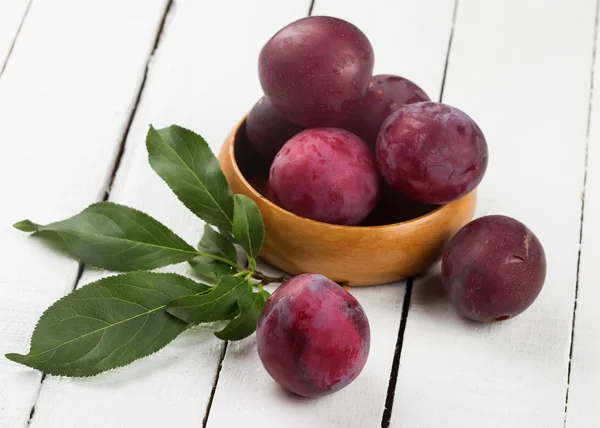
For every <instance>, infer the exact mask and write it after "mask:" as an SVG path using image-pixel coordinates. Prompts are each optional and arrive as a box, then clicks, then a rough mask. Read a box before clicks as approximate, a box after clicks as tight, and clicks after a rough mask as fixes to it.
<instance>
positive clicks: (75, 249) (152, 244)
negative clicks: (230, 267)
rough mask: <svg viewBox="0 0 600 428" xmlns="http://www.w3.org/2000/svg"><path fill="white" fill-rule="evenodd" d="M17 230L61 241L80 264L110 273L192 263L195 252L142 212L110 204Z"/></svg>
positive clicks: (23, 225) (26, 222) (25, 223)
mask: <svg viewBox="0 0 600 428" xmlns="http://www.w3.org/2000/svg"><path fill="white" fill-rule="evenodd" d="M15 227H16V228H17V229H19V230H23V231H26V232H36V234H39V235H40V236H42V237H47V238H56V237H59V238H62V240H63V241H64V243H65V246H66V247H67V249H68V251H69V252H70V253H71V254H73V255H74V256H75V257H78V258H79V259H81V260H82V261H83V262H85V263H87V264H90V265H93V266H97V267H100V268H103V269H109V270H113V271H135V270H145V269H154V268H158V267H161V266H167V265H170V264H174V263H180V262H183V261H187V260H191V259H192V258H194V257H196V256H197V255H198V252H197V251H196V250H195V249H194V248H193V247H192V246H190V245H189V244H187V243H186V242H185V241H184V240H183V239H181V238H180V237H179V236H177V235H175V234H174V233H173V232H172V231H171V230H169V229H168V228H167V227H166V226H164V225H163V224H161V223H160V222H158V221H157V220H155V219H153V218H152V217H150V216H149V215H147V214H144V213H143V212H141V211H137V210H135V209H133V208H129V207H126V206H123V205H117V204H114V203H112V202H99V203H97V204H93V205H90V206H89V207H88V208H86V209H85V210H83V211H82V212H81V213H79V214H77V215H75V216H73V217H71V218H69V219H67V220H63V221H59V222H56V223H51V224H48V225H46V226H41V225H39V224H35V223H32V222H30V221H29V220H24V221H21V222H19V223H17V224H16V225H15Z"/></svg>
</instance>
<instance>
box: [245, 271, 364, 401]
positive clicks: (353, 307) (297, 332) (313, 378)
mask: <svg viewBox="0 0 600 428" xmlns="http://www.w3.org/2000/svg"><path fill="white" fill-rule="evenodd" d="M370 334H371V333H370V327H369V321H368V319H367V316H366V315H365V312H364V310H363V308H362V306H361V305H360V303H358V301H357V300H356V299H355V298H354V297H353V296H352V295H351V294H350V293H349V292H348V291H346V290H345V289H344V288H342V287H341V286H340V285H339V284H337V283H335V282H333V281H332V280H330V279H329V278H327V277H325V276H323V275H318V274H303V275H299V276H296V277H294V278H292V279H290V280H288V281H286V282H284V283H283V284H282V285H281V286H280V287H279V288H278V289H277V290H275V292H274V293H273V294H272V295H271V297H270V298H269V299H268V300H267V302H266V303H265V306H264V307H263V310H262V312H261V314H260V317H259V319H258V326H257V330H256V344H257V348H258V355H259V357H260V360H261V362H262V364H263V366H264V367H265V369H266V371H267V372H268V373H269V375H270V376H271V377H272V378H273V379H274V380H275V381H276V382H277V383H279V384H280V385H281V386H282V387H283V388H285V389H286V390H288V391H290V392H293V393H295V394H297V395H301V396H304V397H320V396H324V395H328V394H332V393H334V392H336V391H339V390H340V389H342V388H344V387H346V386H348V385H349V384H350V383H351V382H353V381H354V379H356V377H357V376H358V375H359V374H360V372H361V371H362V369H363V367H364V365H365V363H366V361H367V357H368V355H369V348H370V342H371V336H370Z"/></svg>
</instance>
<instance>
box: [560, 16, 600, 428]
mask: <svg viewBox="0 0 600 428" xmlns="http://www.w3.org/2000/svg"><path fill="white" fill-rule="evenodd" d="M596 13H598V11H597V12H596ZM597 25H598V21H596V26H597ZM599 42H600V37H599V35H598V28H596V46H595V49H596V51H597V49H598V43H599ZM594 70H595V72H594V81H593V89H594V92H593V99H592V100H591V101H592V106H591V107H592V111H591V116H590V129H589V135H588V161H587V179H586V191H585V205H584V207H585V209H584V213H583V229H582V241H581V248H580V250H581V259H580V265H579V279H578V293H577V311H576V313H575V317H576V318H575V327H574V328H575V331H574V334H573V339H574V340H573V354H572V359H571V379H570V384H569V395H568V403H567V417H566V428H587V427H595V426H600V406H598V403H600V342H599V341H598V332H600V314H599V313H598V306H599V305H600V289H599V288H598V269H600V267H599V265H598V261H599V260H600V259H599V257H598V254H600V90H599V89H598V88H600V72H599V71H598V70H600V57H599V56H598V54H597V52H596V58H595V64H594Z"/></svg>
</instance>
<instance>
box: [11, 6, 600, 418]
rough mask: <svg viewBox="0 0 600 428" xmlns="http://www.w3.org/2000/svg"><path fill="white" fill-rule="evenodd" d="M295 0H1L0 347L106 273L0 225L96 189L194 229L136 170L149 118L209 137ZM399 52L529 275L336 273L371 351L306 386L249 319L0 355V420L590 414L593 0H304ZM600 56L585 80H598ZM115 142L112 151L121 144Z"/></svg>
mask: <svg viewBox="0 0 600 428" xmlns="http://www.w3.org/2000/svg"><path fill="white" fill-rule="evenodd" d="M309 6H310V1H309V0H288V1H281V0H253V1H244V0H239V1H235V0H218V1H207V0H174V1H173V0H102V1H100V0H96V1H94V0H0V70H2V71H1V74H0V147H1V151H0V165H1V167H0V267H1V269H0V353H1V354H4V353H6V352H25V351H27V350H28V345H29V339H30V335H31V332H32V330H33V328H34V326H35V322H36V321H37V319H38V317H39V316H40V314H41V313H42V311H43V310H44V309H45V308H46V307H48V306H49V305H50V304H51V303H52V302H54V301H55V300H56V299H58V298H59V297H61V296H62V295H64V294H66V293H68V292H69V291H71V290H72V289H73V287H76V286H78V285H82V284H85V283H87V282H89V281H91V280H93V279H96V278H98V277H99V276H102V275H107V274H108V273H99V272H97V271H84V272H80V269H79V265H78V263H77V262H75V261H74V260H72V259H69V258H65V257H64V256H61V255H58V254H56V253H55V252H53V251H52V250H51V249H49V248H47V247H45V246H44V245H43V244H42V243H41V242H40V241H39V240H35V239H31V238H28V237H27V236H26V235H25V234H23V233H21V232H19V231H17V230H15V229H13V228H12V227H11V224H12V223H13V222H15V221H18V220H21V219H24V218H31V219H34V220H35V221H38V222H41V223H45V222H50V221H54V220H58V219H62V218H66V217H67V216H70V215H72V214H74V213H76V212H79V211H80V210H81V209H83V208H85V207H86V206H87V205H89V204H90V203H92V202H94V201H97V200H101V199H102V198H104V196H105V193H106V192H108V193H109V199H110V200H113V201H117V202H119V203H123V204H127V205H130V206H133V207H136V208H139V209H142V210H144V211H146V212H149V213H151V214H152V215H153V216H154V217H155V218H157V219H158V220H161V221H163V222H164V223H166V224H168V225H169V226H171V227H172V228H173V229H174V230H175V232H177V233H178V234H179V235H180V236H182V237H183V238H185V239H187V240H188V242H195V241H196V240H197V238H198V236H199V235H200V233H201V230H202V226H203V225H202V223H201V222H199V221H198V219H197V218H196V217H195V216H193V215H192V214H191V213H189V211H187V210H186V209H185V208H184V207H183V205H182V204H181V203H180V202H179V201H178V200H177V199H176V198H175V196H174V195H173V194H172V193H171V192H170V190H169V189H168V188H167V186H166V185H165V184H164V183H163V182H162V181H161V180H160V179H159V178H158V177H157V176H156V175H155V174H154V173H153V172H152V171H151V169H150V167H149V165H148V162H147V155H146V150H145V146H144V136H145V133H146V130H147V126H148V124H150V123H152V124H154V125H155V126H157V127H158V126H168V125H170V124H173V123H176V124H180V125H182V126H185V127H188V128H191V129H194V130H196V131H197V132H199V133H201V134H202V135H203V136H204V137H205V138H206V139H207V140H208V141H209V142H210V144H211V147H212V148H213V150H214V151H217V150H218V149H219V147H220V145H221V142H222V141H223V139H224V138H225V136H226V134H227V133H228V132H229V130H230V128H231V127H232V126H233V125H234V124H235V123H236V121H237V120H238V119H239V118H240V117H241V116H242V115H243V114H244V113H245V112H246V111H247V110H248V109H249V108H250V107H251V106H252V104H253V103H254V102H255V101H256V100H257V99H258V98H259V96H260V95H261V91H260V86H259V83H258V77H257V57H258V52H259V50H260V48H261V47H262V45H263V43H264V42H265V41H266V40H267V39H268V38H269V37H270V36H271V35H272V34H273V33H274V32H275V31H276V30H278V29H279V28H280V27H282V26H283V25H285V24H287V23H288V22H291V21H292V20H295V19H297V18H300V17H302V16H305V15H306V14H307V12H308V10H309ZM312 13H313V14H319V15H334V16H338V17H340V18H344V19H347V20H349V21H351V22H353V23H354V24H356V25H357V26H359V27H360V28H361V29H362V30H363V31H364V32H365V33H366V34H367V35H368V37H369V38H370V39H371V42H372V43H373V46H374V48H375V53H376V66H375V68H376V70H375V71H376V72H377V73H395V74H400V75H402V76H405V77H408V78H410V79H412V80H414V81H415V82H417V83H418V84H419V85H421V86H422V87H423V88H424V89H425V90H426V91H427V92H428V93H429V94H430V95H431V96H432V98H437V97H438V96H439V97H440V98H441V99H442V100H443V101H444V102H447V103H450V104H453V105H455V106H457V107H459V108H461V109H463V110H465V111H466V112H468V113H469V114H470V115H471V116H472V117H474V118H475V120H476V121H477V122H478V123H479V124H480V126H481V128H482V129H483V130H484V132H485V134H486V137H487V140H488V144H489V148H490V164H489V168H488V171H487V174H486V177H485V179H484V181H483V183H482V184H481V186H480V192H479V195H480V198H479V205H478V212H477V215H484V214H491V213H499V214H506V215H510V216H514V217H516V218H517V219H519V220H521V221H523V222H524V223H525V224H527V225H528V226H529V227H530V228H531V229H532V230H533V231H534V232H535V233H536V234H537V236H538V237H539V238H540V240H541V241H542V243H543V244H544V246H545V249H546V254H547V258H548V275H547V280H546V283H545V286H544V289H543V291H542V293H541V295H540V296H539V298H538V300H537V301H536V302H535V304H534V305H533V306H532V307H531V308H530V309H529V310H528V311H526V312H525V313H523V314H522V315H521V316H519V317H517V318H515V319H514V320H510V321H507V322H503V323H498V324H493V325H478V324H474V323H470V322H467V321H465V320H463V319H462V318H461V317H460V316H458V315H457V313H456V312H455V311H454V310H453V308H452V307H451V306H450V304H449V303H448V300H447V299H446V298H445V297H444V295H443V292H442V290H441V288H440V284H439V279H438V278H437V277H436V276H435V274H431V275H429V276H427V277H422V278H417V279H415V280H414V281H409V283H408V284H406V283H398V284H393V285H387V286H379V287H369V288H358V289H352V292H353V294H354V295H355V296H356V297H357V298H358V299H359V300H360V302H361V303H362V305H363V306H364V307H365V310H366V311H367V314H368V316H369V320H370V323H371V327H372V336H373V337H372V345H371V353H370V357H369V360H368V363H367V365H366V367H365V369H364V371H363V373H362V374H361V376H360V377H359V378H358V379H357V380H356V381H355V382H354V383H353V384H352V385H351V386H349V387H348V388H346V389H344V390H343V391H341V392H339V393H337V394H334V395H331V396H328V397H326V398H322V399H319V400H305V399H295V398H292V397H291V396H290V395H288V394H285V393H283V392H282V390H281V389H280V388H279V387H278V386H277V385H276V384H275V382H273V381H272V380H271V379H270V378H269V377H268V375H267V373H266V372H265V371H264V369H263V368H262V366H261V364H260V362H259V359H258V356H257V353H256V349H255V342H254V337H250V338H248V339H246V340H244V341H242V342H239V343H237V342H236V343H233V344H229V345H227V344H225V343H224V342H221V341H219V340H218V339H216V338H215V337H214V336H213V335H212V334H210V333H198V332H187V333H185V334H183V335H181V336H180V337H179V338H178V339H176V340H175V341H174V342H173V343H172V344H170V345H169V346H167V347H166V348H165V349H163V350H162V351H160V352H158V353H157V354H154V355H153V356H151V357H149V358H146V359H144V360H140V361H137V362H135V363H133V364H132V365H130V366H128V367H126V368H124V369H120V370H115V371H111V372H108V373H106V374H103V375H100V376H97V377H94V378H87V379H67V378H58V377H52V376H48V377H46V378H44V377H43V376H42V375H41V374H40V373H39V372H37V371H34V370H30V369H27V368H26V367H24V366H20V365H18V364H15V363H12V362H10V361H8V360H7V359H5V358H3V357H2V358H0V427H3V428H4V427H8V428H15V427H25V426H27V425H31V426H32V427H61V428H68V427H111V428H112V427H137V426H148V427H155V426H156V427H159V426H165V427H209V428H220V427H230V426H246V427H283V426H285V427H315V428H319V427H336V428H337V427H339V428H342V427H344V428H347V427H357V428H358V427H360V428H368V427H380V426H383V427H387V426H391V427H402V428H426V427H427V428H437V427H444V428H449V427H457V428H469V427H473V428H481V427H487V428H491V427H503V428H506V427H511V428H520V427H523V428H537V427H539V428H562V427H564V426H566V427H567V428H593V427H600V315H599V314H600V312H599V309H598V308H599V307H600V287H599V285H600V284H599V282H598V277H599V276H600V270H599V269H600V268H599V266H600V256H599V254H600V91H598V90H596V91H594V90H593V89H594V88H596V89H598V88H600V73H598V72H597V73H596V74H595V75H594V73H593V70H594V62H595V61H596V64H595V66H596V69H598V68H599V67H598V65H599V62H600V56H596V55H595V51H596V45H597V43H598V31H597V25H598V5H597V2H596V0H577V1H573V0H552V1H550V0H503V1H492V0H456V3H454V1H453V0H398V1H393V2H392V1H385V0H369V1H366V0H363V1H358V0H357V1H345V0H316V1H315V2H314V7H313V10H312ZM594 80H595V81H594ZM121 152H122V153H123V154H122V156H121Z"/></svg>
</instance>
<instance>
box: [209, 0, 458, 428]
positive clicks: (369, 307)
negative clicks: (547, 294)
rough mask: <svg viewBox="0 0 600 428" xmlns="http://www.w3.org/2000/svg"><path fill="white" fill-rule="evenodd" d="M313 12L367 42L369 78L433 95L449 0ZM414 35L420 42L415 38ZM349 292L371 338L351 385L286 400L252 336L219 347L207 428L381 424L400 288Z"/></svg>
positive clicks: (328, 0) (334, 3) (364, 427)
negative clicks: (403, 79) (356, 31)
mask: <svg viewBox="0 0 600 428" xmlns="http://www.w3.org/2000/svg"><path fill="white" fill-rule="evenodd" d="M313 14H315V15H332V16H337V17H340V18H343V19H347V20H349V21H350V22H352V23H354V24H355V25H357V26H358V27H359V28H361V29H362V30H363V31H365V32H366V34H367V36H368V37H369V38H370V39H371V41H372V42H373V44H374V49H375V57H376V60H375V61H376V66H375V67H376V70H377V72H380V73H383V72H387V73H398V74H400V75H403V74H410V76H411V77H412V78H414V79H415V81H416V82H418V83H419V85H422V86H423V87H424V88H427V90H428V91H429V92H431V93H432V94H433V97H434V98H435V96H436V95H435V94H437V93H439V90H440V86H441V82H442V77H443V66H444V59H445V56H446V49H447V46H448V36H449V34H450V27H451V24H452V3H451V2H448V1H445V0H440V1H430V0H428V1H419V2H406V1H403V2H393V3H392V2H387V1H384V0H377V1H371V2H370V3H369V6H368V7H365V3H364V2H347V1H342V0H317V2H316V3H315V9H314V10H313ZM384 16H387V17H388V19H389V21H388V23H391V22H392V19H393V17H395V18H396V19H398V20H401V22H402V24H403V25H396V24H394V25H387V26H385V28H384V26H382V22H381V20H382V19H383V17H384ZM417 33H418V34H425V35H426V37H425V36H424V37H415V36H414V35H415V34H417ZM386 34H390V35H391V37H390V41H389V42H388V43H387V44H385V43H384V42H383V41H382V40H385V39H386ZM405 39H406V40H408V39H410V40H411V44H412V45H411V46H410V47H409V48H407V49H409V50H410V52H416V53H418V52H420V51H421V49H422V50H423V52H427V54H426V55H427V56H428V58H429V59H428V60H427V61H415V62H414V63H411V64H407V61H405V60H404V59H403V57H401V56H399V54H398V48H397V46H399V45H396V44H393V45H392V44H391V43H392V40H405ZM378 44H379V45H378ZM400 46H401V45H400ZM419 55H424V54H419ZM378 61H379V65H377V62H378ZM436 67H439V68H436ZM432 69H433V70H432ZM240 117H241V116H240ZM365 263H369V261H365ZM351 292H352V294H353V295H354V296H355V297H356V298H357V299H358V300H359V301H360V303H361V304H362V305H363V306H364V308H365V311H366V313H367V316H368V317H369V322H370V324H371V333H372V342H371V350H370V354H369V359H368V361H367V364H366V366H365V368H364V370H363V372H362V374H361V375H360V376H359V377H358V378H357V379H356V380H355V382H353V383H352V384H351V385H350V386H348V387H347V388H346V389H344V390H342V391H340V392H338V393H336V394H334V395H331V396H328V397H324V398H320V399H316V400H302V399H299V398H297V397H293V396H291V395H289V394H287V393H285V392H284V391H283V390H282V389H281V388H280V387H279V386H278V385H277V384H276V383H275V382H274V381H273V380H272V379H271V378H270V377H269V376H268V374H267V373H266V372H265V370H264V368H263V367H262V365H261V363H260V360H259V358H258V355H257V353H256V344H255V338H254V336H253V337H250V338H248V339H246V340H245V341H243V342H240V343H234V344H230V346H229V347H228V349H227V353H226V356H225V359H224V361H223V369H222V371H221V374H220V378H219V383H218V385H217V389H216V393H215V397H214V401H213V404H212V410H211V413H210V416H209V419H208V428H219V427H225V426H229V425H232V421H235V422H236V423H237V424H244V425H246V426H252V427H254V426H256V427H267V426H286V427H290V428H293V427H298V428H300V427H302V428H304V427H315V428H317V427H319V428H321V427H340V428H341V427H344V428H350V427H357V428H371V427H379V426H381V418H382V414H383V411H384V407H385V401H386V393H387V388H388V381H389V376H390V370H391V366H392V359H393V357H394V350H395V345H396V338H397V334H398V327H399V324H400V319H401V313H402V303H403V298H404V293H405V287H404V283H396V284H389V285H386V286H372V287H365V288H359V287H357V288H352V290H351Z"/></svg>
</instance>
